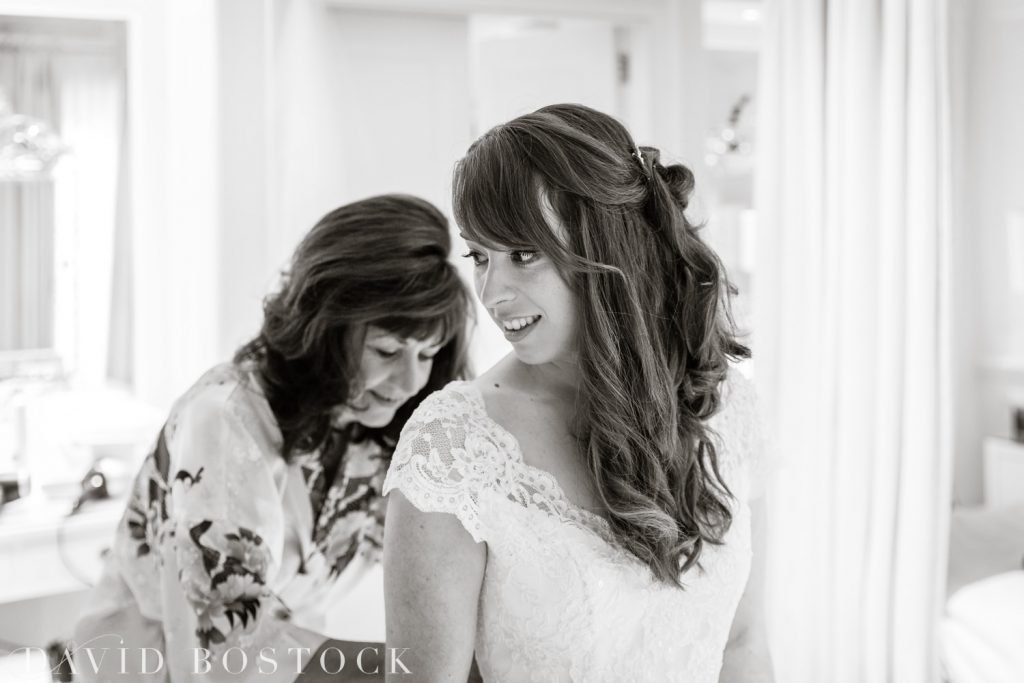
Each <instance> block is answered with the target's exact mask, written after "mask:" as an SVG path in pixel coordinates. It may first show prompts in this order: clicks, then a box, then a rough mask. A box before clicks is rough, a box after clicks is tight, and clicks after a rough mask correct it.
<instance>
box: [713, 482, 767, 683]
mask: <svg viewBox="0 0 1024 683" xmlns="http://www.w3.org/2000/svg"><path fill="white" fill-rule="evenodd" d="M750 521H751V529H750V532H751V541H752V542H753V550H754V557H753V565H752V566H751V569H750V577H749V578H748V580H747V586H746V588H745V589H744V591H743V597H742V598H740V604H739V606H738V607H737V608H736V616H735V617H734V618H733V622H732V629H731V630H730V632H729V642H728V643H727V644H726V646H725V655H724V656H723V661H722V672H721V675H720V676H719V679H718V680H719V681H720V683H773V682H774V681H775V675H774V673H773V671H772V661H771V656H770V655H769V651H768V637H767V632H766V631H765V624H764V550H765V544H764V538H765V505H764V497H763V496H762V497H759V498H757V499H755V500H754V501H752V502H751V504H750Z"/></svg>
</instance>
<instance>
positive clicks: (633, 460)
mask: <svg viewBox="0 0 1024 683" xmlns="http://www.w3.org/2000/svg"><path fill="white" fill-rule="evenodd" d="M693 186H694V180H693V174H692V173H691V172H690V171H689V169H687V168H686V167H684V166H682V165H680V164H671V165H669V166H663V165H662V164H661V163H660V160H659V153H658V150H656V149H654V148H651V147H642V148H638V147H637V146H636V144H635V143H634V142H633V139H632V137H631V136H630V134H629V132H628V131H627V130H626V129H625V127H623V125H622V124H620V123H619V122H618V121H616V120H615V119H614V118H612V117H610V116H608V115H606V114H602V113H600V112H598V111H595V110H593V109H590V108H588V107H584V106H582V105H575V104H560V105H553V106H550V107H544V108H543V109H540V110H538V111H536V112H534V113H532V114H527V115H525V116H520V117H519V118H516V119H514V120H512V121H510V122H508V123H505V124H503V125H499V126H497V127H495V128H493V129H492V130H490V131H489V132H487V133H486V134H484V135H483V137H481V138H480V139H479V140H477V141H476V142H475V143H474V144H473V145H472V146H471V147H470V149H469V151H468V152H467V153H466V156H465V157H464V158H463V159H462V160H461V161H460V162H459V163H458V165H457V167H456V171H455V177H454V183H453V192H454V209H455V216H456V219H457V221H458V223H459V225H460V227H461V228H462V230H463V232H464V233H465V234H466V236H467V237H468V238H470V239H472V240H473V241H479V242H482V243H485V244H488V243H492V244H497V245H502V246H505V247H507V248H510V249H527V248H528V249H535V250H539V251H541V252H543V253H544V254H546V255H548V256H549V257H550V258H552V260H553V261H554V262H555V264H556V265H557V267H558V269H559V272H560V274H561V275H562V277H563V278H564V279H565V281H566V282H567V283H568V285H569V287H570V288H571V289H572V291H573V293H574V295H575V297H576V300H577V310H578V316H579V320H578V321H577V322H578V327H577V329H578V330H579V333H578V339H577V342H576V343H577V353H578V357H579V358H578V360H579V366H580V369H581V376H582V377H581V383H580V389H579V396H578V403H577V410H576V418H575V425H574V430H575V434H576V436H577V439H578V440H579V444H580V448H581V450H582V452H583V453H584V454H585V457H586V460H587V464H588V466H589V471H590V473H591V475H592V476H593V482H594V484H595V485H596V489H597V492H598V496H599V497H600V500H601V503H602V504H603V506H604V508H605V513H606V515H607V518H608V520H609V522H610V524H611V527H612V529H613V531H614V533H615V536H616V538H617V540H618V541H619V542H620V543H621V545H622V546H623V547H625V548H626V549H628V550H629V551H631V552H632V553H633V554H634V555H636V556H637V557H638V558H639V559H640V560H641V561H643V562H644V563H646V564H647V565H648V566H649V567H650V568H651V570H652V572H653V573H654V575H655V576H656V577H658V578H659V579H660V580H663V581H666V582H670V583H675V584H676V585H681V584H680V575H681V573H683V572H685V571H686V570H688V569H690V567H692V566H694V565H695V564H696V563H697V562H698V561H699V559H700V556H701V552H702V550H703V548H704V547H705V544H708V543H710V544H720V543H721V542H722V538H723V535H724V534H725V532H726V531H727V530H728V528H729V526H730V524H731V523H732V514H731V508H730V505H729V499H730V497H731V493H730V491H729V489H728V487H727V486H726V484H725V482H724V481H723V479H722V476H721V474H720V473H719V469H718V456H717V453H716V450H715V444H714V442H713V440H712V435H711V433H710V431H709V428H708V427H707V426H706V424H705V421H706V420H707V419H708V418H710V417H711V416H712V415H713V414H714V413H715V412H716V411H717V410H718V407H719V403H720V385H721V383H722V381H723V379H724V378H725V376H726V373H727V370H728V361H729V359H730V358H732V359H739V358H745V357H748V356H749V355H750V351H749V349H748V348H747V347H746V346H744V345H743V344H742V343H741V342H740V341H739V340H738V339H737V335H736V333H735V329H734V325H733V323H732V318H731V316H730V313H729V295H730V292H731V291H733V289H732V286H731V285H730V284H729V282H728V280H727V279H726V275H725V272H724V269H723V267H722V264H721V262H720V261H719V259H718V257H717V255H716V254H715V253H714V251H712V249H711V248H710V247H708V246H707V245H706V244H705V243H704V241H703V240H702V239H701V238H700V236H699V235H698V232H697V226H694V225H692V224H691V223H690V222H689V221H688V220H687V218H686V216H685V215H684V210H685V209H686V206H687V202H688V200H689V196H690V193H691V192H692V190H693ZM545 202H547V203H548V204H549V206H550V207H551V208H552V209H554V212H555V215H556V216H557V217H558V219H559V221H560V225H559V226H558V227H559V230H557V231H556V230H555V229H554V228H555V226H551V225H548V223H547V222H546V221H545V219H544V211H543V207H542V204H543V203H545ZM556 232H557V234H556Z"/></svg>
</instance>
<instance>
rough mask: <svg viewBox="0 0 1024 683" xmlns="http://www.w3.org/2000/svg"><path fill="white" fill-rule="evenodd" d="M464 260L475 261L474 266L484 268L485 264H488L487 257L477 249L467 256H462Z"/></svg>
mask: <svg viewBox="0 0 1024 683" xmlns="http://www.w3.org/2000/svg"><path fill="white" fill-rule="evenodd" d="M462 258H471V259H473V265H474V266H482V265H483V264H485V263H487V257H486V256H484V255H483V254H481V253H480V252H479V251H477V250H475V249H470V250H469V251H467V252H466V253H465V254H463V255H462Z"/></svg>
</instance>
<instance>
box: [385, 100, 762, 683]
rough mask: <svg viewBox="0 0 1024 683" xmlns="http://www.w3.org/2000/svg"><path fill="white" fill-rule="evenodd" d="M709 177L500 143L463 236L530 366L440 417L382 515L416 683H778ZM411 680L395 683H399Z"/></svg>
mask: <svg viewBox="0 0 1024 683" xmlns="http://www.w3.org/2000/svg"><path fill="white" fill-rule="evenodd" d="M692 188H693V176H692V174H691V173H690V171H689V170H688V169H686V168H685V167H684V166H682V165H678V164H672V165H669V166H664V165H662V164H661V163H660V162H659V153H658V151H657V150H656V149H654V148H650V147H643V148H638V147H637V146H636V144H635V143H634V142H633V140H632V138H631V136H630V134H629V133H628V132H627V131H626V129H625V128H624V127H623V126H622V125H621V124H620V123H618V122H617V121H616V120H615V119H613V118H611V117H609V116H607V115H605V114H602V113H600V112H597V111H594V110H592V109H589V108H587V107H584V106H581V105H555V106H550V107H545V108H543V109H541V110H539V111H537V112H535V113H532V114H528V115H525V116H521V117H519V118H517V119H514V120H513V121H510V122H508V123H506V124H503V125H500V126H497V127H496V128H494V129H492V130H491V131H490V132H488V133H486V134H485V135H484V136H483V137H482V138H480V139H479V140H478V141H477V142H476V143H474V144H473V146H472V147H470V149H469V152H468V153H467V154H466V157H465V158H464V159H463V160H462V161H461V162H460V163H459V165H458V167H457V169H456V174H455V180H454V206H455V213H456V217H457V219H458V222H459V224H460V226H461V227H462V229H463V231H464V234H463V237H464V238H465V239H466V242H467V244H468V246H469V252H468V254H466V256H467V257H469V258H471V259H473V263H474V266H475V286H476V292H477V295H478V296H479V298H480V300H481V302H482V303H483V304H484V306H485V307H486V309H487V311H488V312H489V314H490V316H491V318H492V319H493V320H494V322H495V323H496V324H497V325H499V326H500V327H501V328H502V329H503V331H504V333H505V337H506V338H507V339H508V340H509V341H510V342H511V343H512V348H513V352H512V353H511V354H510V355H509V356H507V357H506V358H504V359H503V360H502V361H500V362H499V363H498V364H497V365H495V366H494V367H493V368H491V369H490V370H488V371H487V372H486V373H484V374H483V375H481V376H480V377H479V378H478V379H476V380H474V381H469V382H466V381H455V382H451V383H449V384H448V385H447V386H446V387H445V388H444V389H442V390H441V391H439V392H437V393H435V394H433V395H432V396H431V397H430V398H428V399H427V400H426V401H424V402H423V403H422V404H421V406H420V407H419V409H418V410H417V411H416V413H415V414H414V415H413V417H412V418H411V419H410V421H409V422H408V423H407V425H406V427H405V429H404V430H403V433H402V437H401V440H400V442H399V445H398V447H397V449H396V452H395V455H394V458H393V460H392V464H391V467H390V470H389V472H388V476H387V479H386V481H385V485H384V492H385V493H387V492H389V491H390V492H391V495H390V500H389V503H388V513H387V521H386V533H385V536H384V538H385V541H384V555H385V561H384V571H385V605H386V622H387V641H388V642H387V645H388V648H389V649H392V650H391V652H392V656H393V657H395V656H397V657H398V661H397V662H393V664H400V665H401V666H394V665H393V666H391V667H390V669H389V673H398V674H403V673H404V672H405V671H409V672H411V673H412V674H413V675H414V678H415V680H417V681H435V680H466V677H467V675H468V673H469V672H470V669H471V666H472V663H473V659H474V655H475V658H476V660H477V662H478V665H479V669H480V673H481V674H482V676H483V678H484V680H487V681H512V682H519V681H531V680H536V681H551V680H566V681H567V680H573V681H624V680H644V681H667V680H679V681H688V682H697V681H709V682H710V681H718V680H728V681H772V680H773V676H772V673H771V664H770V660H769V656H768V652H767V648H766V645H765V638H764V633H763V626H762V620H761V605H760V595H759V587H760V584H761V581H760V572H759V571H758V569H757V568H758V566H759V561H758V558H759V553H758V552H756V551H755V546H756V545H757V541H758V540H759V538H760V534H759V533H758V531H757V530H758V528H759V526H760V523H761V521H762V520H761V512H760V509H761V505H760V502H759V495H758V488H759V487H758V486H757V485H756V484H757V479H758V478H757V476H756V469H757V468H756V463H757V459H758V454H757V452H756V451H757V448H758V438H757V432H756V430H755V425H756V417H755V409H754V398H753V392H752V388H751V387H750V386H749V385H748V384H747V383H746V382H745V380H743V379H742V378H741V377H740V376H739V375H738V374H737V373H736V371H735V370H731V369H730V367H729V361H730V360H731V359H732V360H736V359H740V358H744V357H747V356H748V355H749V351H748V349H747V348H746V347H745V346H743V344H741V343H740V342H739V341H738V340H737V338H736V336H735V334H734V332H733V329H732V324H731V319H730V317H729V314H728V309H729V307H728V294H729V284H728V282H727V280H726V277H725V274H724V272H723V269H722V266H721V263H720V261H719V259H718V258H717V256H716V255H715V254H714V252H713V251H712V250H711V249H710V248H709V247H708V246H707V245H706V244H705V243H704V242H703V241H702V240H701V239H700V237H699V236H698V235H697V232H696V229H695V227H694V226H693V225H691V224H690V223H689V222H688V221H687V219H686V217H685V216H684V214H683V211H684V209H685V208H686V204H687V200H688V197H689V194H690V192H691V190H692ZM396 678H397V677H396Z"/></svg>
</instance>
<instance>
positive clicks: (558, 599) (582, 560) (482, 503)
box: [384, 371, 758, 683]
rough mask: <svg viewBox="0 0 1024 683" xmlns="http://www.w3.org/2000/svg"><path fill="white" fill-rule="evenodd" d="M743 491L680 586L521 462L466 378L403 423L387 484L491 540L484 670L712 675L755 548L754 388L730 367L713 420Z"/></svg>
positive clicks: (556, 676) (499, 676)
mask: <svg viewBox="0 0 1024 683" xmlns="http://www.w3.org/2000/svg"><path fill="white" fill-rule="evenodd" d="M709 425H710V427H711V428H712V429H713V430H714V431H715V433H716V435H717V437H718V457H719V467H720V471H721V472H722V476H723V478H724V479H725V481H726V483H727V484H728V485H729V487H730V489H731V490H732V492H733V494H734V495H735V498H736V499H735V501H733V504H732V510H733V515H734V516H733V523H732V526H731V528H730V530H729V531H728V533H727V534H726V536H725V542H724V544H723V545H721V546H705V549H704V551H703V554H702V555H701V559H700V565H701V568H700V569H698V568H696V567H694V568H693V569H691V570H690V571H688V572H687V573H686V574H684V575H683V576H682V577H681V579H682V583H683V585H684V586H685V588H684V589H683V590H680V589H679V588H677V587H674V586H668V585H666V584H664V583H660V582H657V581H655V580H654V578H653V575H652V574H651V572H650V570H649V568H648V567H647V566H646V565H645V564H643V563H641V562H640V561H639V560H637V559H636V558H635V557H634V556H633V555H631V554H629V553H627V552H625V551H624V550H622V549H621V548H619V547H618V546H617V545H616V544H615V543H613V540H612V536H611V532H610V528H609V526H608V524H607V522H606V521H605V520H604V519H603V518H601V517H599V516H597V515H595V514H593V513H591V512H589V511H586V510H583V509H582V508H579V507H576V506H574V505H573V504H572V503H571V502H570V501H569V500H568V499H567V498H566V496H565V494H564V493H563V492H562V490H561V488H560V487H559V485H558V482H557V481H556V480H555V478H554V477H553V476H552V475H550V474H548V473H547V472H545V471H543V470H540V469H538V468H536V467H533V466H530V465H528V464H526V463H525V462H524V460H523V456H522V453H521V452H520V450H519V445H518V443H517V442H516V440H515V438H514V437H513V436H512V435H511V434H510V433H509V432H508V431H506V430H505V429H504V428H502V427H501V426H500V425H499V424H498V423H496V422H495V421H494V420H492V419H491V418H490V417H488V415H487V412H486V411H485V408H484V401H483V397H482V396H481V394H480V392H479V390H478V389H476V388H475V387H474V386H473V385H472V384H470V383H468V382H452V383H450V384H449V385H448V386H446V387H445V388H444V389H443V390H441V391H439V392H437V393H435V394H434V395H433V396H431V397H430V398H429V399H427V400H426V401H424V402H423V404H422V405H421V406H420V408H419V409H418V410H417V411H416V413H415V414H414V415H413V417H412V419H411V420H410V421H409V423H408V424H407V425H406V427H405V430H404V431H403V433H402V438H401V441H400V443H399V446H398V449H397V450H396V452H395V454H394V458H393V460H392V464H391V469H390V471H389V472H388V476H387V479H386V481H385V484H384V492H385V493H387V492H389V491H390V490H392V489H399V490H401V491H402V493H403V494H404V495H405V496H406V498H408V499H409V501H410V502H412V504H413V505H415V506H416V507H417V508H419V509H420V510H422V511H426V512H447V513H450V514H453V515H455V516H456V517H457V518H458V519H459V520H460V521H461V522H462V525H463V526H464V527H465V528H466V530H467V531H468V532H469V533H470V534H471V535H472V537H473V538H474V539H475V540H476V541H477V542H485V543H487V566H486V569H485V572H484V578H483V586H482V589H481V593H480V607H479V613H478V622H477V635H476V657H477V661H478V664H479V666H480V672H481V674H482V675H483V678H484V680H486V681H488V682H490V681H509V682H512V683H519V682H521V681H569V680H572V681H627V680H631V681H687V682H688V683H698V682H704V681H707V682H711V681H717V680H718V674H719V670H720V668H721V665H722V653H723V651H724V648H725V644H726V640H727V638H728V635H729V628H730V625H731V623H732V618H733V614H734V613H735V611H736V606H737V604H738V602H739V599H740V596H741V594H742V593H743V588H744V586H745V584H746V581H747V575H748V573H749V570H750V560H751V540H750V508H749V506H748V502H747V498H748V495H749V491H750V484H751V468H752V463H753V462H754V461H755V450H756V449H757V447H758V436H757V430H756V428H755V427H756V425H757V417H756V409H755V401H754V395H753V389H752V387H751V386H750V385H749V384H748V383H747V382H746V380H744V379H743V378H742V377H740V376H739V375H737V373H736V372H735V371H732V372H731V373H730V377H729V379H727V381H726V382H725V384H724V386H723V408H722V409H721V410H720V411H719V413H718V414H717V415H715V416H714V417H713V418H712V419H711V420H710V422H709Z"/></svg>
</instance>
